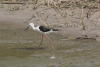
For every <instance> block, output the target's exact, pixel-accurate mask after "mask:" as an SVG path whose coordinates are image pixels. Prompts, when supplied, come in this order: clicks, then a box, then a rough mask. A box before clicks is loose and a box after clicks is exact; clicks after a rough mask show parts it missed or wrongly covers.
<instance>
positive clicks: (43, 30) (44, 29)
mask: <svg viewBox="0 0 100 67" xmlns="http://www.w3.org/2000/svg"><path fill="white" fill-rule="evenodd" d="M29 27H31V28H32V29H33V30H35V31H38V32H40V33H42V39H41V43H40V45H41V44H42V42H43V34H44V35H45V36H46V37H47V38H48V40H49V41H50V43H51V46H52V49H53V50H54V48H53V45H52V42H51V40H50V38H49V37H48V36H47V35H46V33H50V32H53V31H58V29H53V28H48V27H45V26H37V27H35V26H34V24H33V23H29V26H28V27H27V28H26V29H25V30H27V29H28V28H29ZM25 30H24V31H25ZM40 45H39V47H40ZM39 47H38V48H39Z"/></svg>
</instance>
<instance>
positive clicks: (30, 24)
mask: <svg viewBox="0 0 100 67" xmlns="http://www.w3.org/2000/svg"><path fill="white" fill-rule="evenodd" d="M30 26H31V27H34V24H33V23H29V26H28V27H27V28H26V29H25V30H24V31H26V30H27V29H28V28H29V27H30Z"/></svg>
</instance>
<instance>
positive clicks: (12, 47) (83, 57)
mask: <svg viewBox="0 0 100 67" xmlns="http://www.w3.org/2000/svg"><path fill="white" fill-rule="evenodd" d="M49 37H50V38H51V40H52V43H53V46H54V48H55V51H53V50H52V48H51V45H50V43H49V41H48V40H47V38H46V37H44V42H43V43H42V45H41V47H40V49H37V47H38V45H39V44H40V41H41V34H40V33H38V32H35V31H33V30H32V29H28V30H27V31H24V28H22V27H21V26H19V27H12V26H11V25H10V24H3V23H0V67H99V66H100V42H97V41H89V40H63V39H65V38H64V36H62V35H60V34H57V33H52V34H49ZM53 56H54V57H55V58H54V59H51V58H50V57H53Z"/></svg>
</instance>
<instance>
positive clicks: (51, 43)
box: [45, 34, 54, 50]
mask: <svg viewBox="0 0 100 67" xmlns="http://www.w3.org/2000/svg"><path fill="white" fill-rule="evenodd" d="M45 36H46V37H47V38H48V40H49V41H50V43H51V46H52V49H53V50H54V48H53V45H52V42H51V40H50V38H49V37H48V36H47V35H46V34H45Z"/></svg>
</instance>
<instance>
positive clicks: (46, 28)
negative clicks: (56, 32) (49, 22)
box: [39, 26, 51, 32]
mask: <svg viewBox="0 0 100 67" xmlns="http://www.w3.org/2000/svg"><path fill="white" fill-rule="evenodd" d="M39 29H40V30H41V31H42V32H48V31H50V30H51V29H50V28H49V27H45V26H40V27H39Z"/></svg>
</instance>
